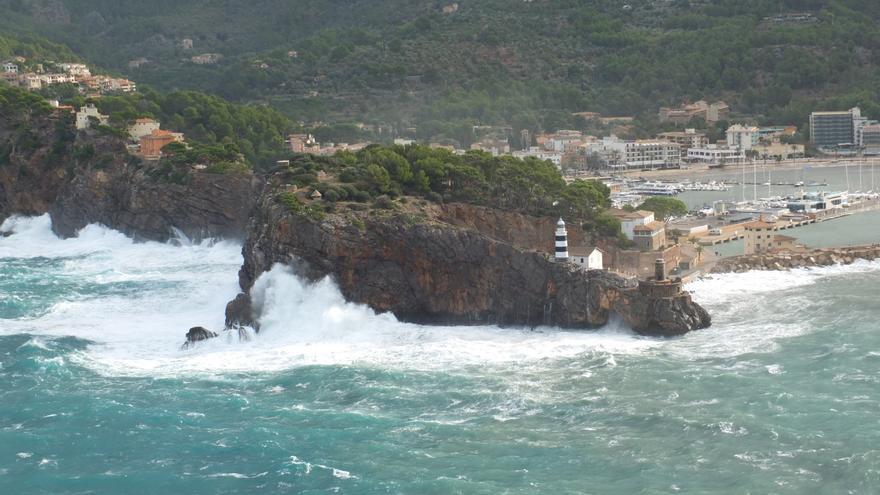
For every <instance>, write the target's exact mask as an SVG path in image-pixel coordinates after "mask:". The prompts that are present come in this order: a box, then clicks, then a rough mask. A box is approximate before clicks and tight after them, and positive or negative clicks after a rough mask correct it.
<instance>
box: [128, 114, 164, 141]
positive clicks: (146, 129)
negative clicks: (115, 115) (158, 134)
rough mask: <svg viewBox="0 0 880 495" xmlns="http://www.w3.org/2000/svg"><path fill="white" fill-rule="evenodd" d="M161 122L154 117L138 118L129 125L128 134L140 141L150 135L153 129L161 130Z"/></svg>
mask: <svg viewBox="0 0 880 495" xmlns="http://www.w3.org/2000/svg"><path fill="white" fill-rule="evenodd" d="M159 127H160V124H159V123H158V122H156V121H155V120H153V119H137V120H135V121H134V124H132V125H131V126H129V128H128V135H129V136H131V138H132V139H134V140H135V141H140V139H141V138H142V137H144V136H149V135H150V134H152V133H153V131H156V130H159Z"/></svg>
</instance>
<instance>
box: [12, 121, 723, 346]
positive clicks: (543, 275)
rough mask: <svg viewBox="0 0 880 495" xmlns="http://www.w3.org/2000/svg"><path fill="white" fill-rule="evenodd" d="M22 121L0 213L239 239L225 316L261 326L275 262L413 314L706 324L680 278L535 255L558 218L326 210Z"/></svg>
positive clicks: (64, 231)
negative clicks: (234, 286)
mask: <svg viewBox="0 0 880 495" xmlns="http://www.w3.org/2000/svg"><path fill="white" fill-rule="evenodd" d="M28 126H29V129H30V132H32V133H33V134H34V136H33V139H31V140H30V141H29V144H28V146H27V147H22V146H12V147H11V148H9V152H8V154H7V155H6V156H5V157H4V162H5V163H3V166H2V167H0V221H2V219H4V218H6V217H7V216H9V215H12V214H26V215H38V214H43V213H47V212H48V213H49V214H50V215H51V217H52V221H53V228H54V229H55V231H56V233H57V234H59V235H61V236H72V235H75V233H76V231H77V230H78V229H80V228H82V227H84V226H86V225H88V224H89V223H95V222H97V223H102V224H104V225H106V226H108V227H111V228H114V229H117V230H120V231H122V232H124V233H126V234H128V235H131V236H133V237H135V238H137V239H143V240H156V241H166V240H168V239H170V238H172V237H174V236H175V235H178V234H180V233H183V234H184V235H186V236H188V237H190V238H192V239H194V240H198V239H202V238H207V237H223V238H237V239H244V248H243V255H244V264H243V266H242V268H241V271H240V276H239V279H240V285H241V289H242V294H241V295H239V297H238V298H236V299H235V300H234V301H232V302H230V304H229V305H228V307H227V323H228V325H229V326H230V327H235V326H240V325H243V324H247V325H255V326H257V325H258V323H259V308H254V307H253V304H252V302H251V300H250V298H249V296H248V294H249V290H250V289H251V287H252V286H253V284H254V282H255V281H256V279H257V278H258V277H259V276H260V275H261V274H262V273H264V272H266V271H268V270H270V269H271V268H272V266H273V265H274V264H276V263H283V264H286V265H290V266H292V267H294V269H295V270H297V271H298V272H299V273H300V274H301V275H302V276H304V277H307V278H308V279H310V280H318V279H320V278H323V277H327V276H330V277H332V278H333V279H334V280H335V281H336V283H337V284H338V285H339V288H340V290H341V291H342V293H343V294H344V295H345V297H346V298H347V299H348V300H351V301H354V302H358V303H363V304H367V305H369V306H370V307H371V308H373V309H374V310H376V311H388V312H391V313H393V314H394V315H396V316H397V317H398V318H399V319H401V320H405V321H412V322H419V323H431V324H433V323H436V324H440V323H443V324H498V325H517V326H536V325H555V326H560V327H566V328H591V327H598V326H601V325H604V324H605V323H607V322H608V321H609V318H611V316H612V315H613V314H617V315H619V316H620V317H621V318H622V319H623V321H624V322H625V323H626V324H627V325H628V326H630V327H631V328H633V329H634V330H635V331H637V332H640V333H644V334H651V335H680V334H683V333H686V332H688V331H691V330H695V329H699V328H705V327H707V326H709V324H710V318H709V315H708V314H707V313H706V311H705V310H704V309H703V308H702V307H700V306H699V305H698V304H696V303H695V302H693V301H692V299H691V297H690V295H689V294H688V293H687V292H684V291H682V290H681V285H680V283H675V282H668V281H667V282H663V283H662V284H653V285H652V284H645V283H642V284H639V283H637V282H635V281H633V280H628V279H625V278H622V277H620V276H617V275H615V274H612V273H609V272H604V271H583V270H580V269H577V268H575V267H573V266H571V265H567V264H559V263H555V262H553V261H552V260H551V259H550V258H549V257H548V255H547V254H545V253H546V252H548V251H550V250H551V249H550V248H551V247H552V231H553V226H554V223H555V218H549V217H548V218H543V217H530V216H527V215H523V214H519V213H513V212H508V211H503V210H499V209H494V208H488V207H481V206H474V205H470V204H461V203H448V204H443V203H440V202H429V201H425V200H424V199H417V198H414V199H412V200H411V201H410V202H409V204H408V206H406V208H403V209H400V208H398V207H395V208H391V209H385V208H375V207H373V208H370V207H368V206H367V205H364V204H363V203H350V204H344V203H339V204H338V205H335V209H334V210H333V211H330V212H325V211H324V209H325V206H327V205H323V202H322V201H321V200H317V201H312V200H310V199H308V198H307V197H306V196H304V193H303V191H302V190H301V191H299V192H291V191H288V190H286V189H285V186H284V185H283V184H279V183H278V182H277V181H274V182H273V178H272V177H271V176H269V177H266V178H264V177H259V176H256V175H254V174H252V173H250V172H236V173H228V174H217V173H208V172H207V171H203V170H196V169H193V170H189V171H187V173H186V174H185V175H184V176H178V177H175V178H174V180H168V177H167V176H163V175H161V174H157V165H156V164H150V163H145V162H142V161H141V160H139V159H137V158H135V157H132V156H130V155H128V153H127V152H126V150H125V146H124V142H123V141H122V140H120V139H118V138H116V137H113V136H110V135H105V134H102V133H100V132H96V131H88V132H78V133H70V132H69V130H68V129H69V123H65V122H63V121H62V120H60V119H59V118H58V117H50V118H46V119H35V120H34V121H33V122H30V123H28ZM20 128H21V126H20V125H19V126H11V125H4V123H3V122H2V119H0V142H6V143H17V142H19V141H20V136H17V135H16V133H17V132H19V131H17V130H16V129H20ZM7 147H8V146H7ZM583 235H584V234H583V233H582V232H577V231H575V232H573V236H574V237H575V238H577V236H583Z"/></svg>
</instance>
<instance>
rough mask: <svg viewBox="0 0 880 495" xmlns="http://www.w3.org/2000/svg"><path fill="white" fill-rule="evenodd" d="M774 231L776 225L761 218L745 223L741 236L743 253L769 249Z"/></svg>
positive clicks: (762, 251)
mask: <svg viewBox="0 0 880 495" xmlns="http://www.w3.org/2000/svg"><path fill="white" fill-rule="evenodd" d="M775 232H776V226H775V225H773V224H771V223H767V222H765V221H764V220H763V219H762V220H757V221H755V222H752V223H750V224H748V225H746V227H745V235H744V236H743V241H744V242H743V244H744V252H745V254H755V253H764V252H767V251H769V250H771V249H772V248H773V236H775V235H776V234H775Z"/></svg>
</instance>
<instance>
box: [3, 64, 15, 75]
mask: <svg viewBox="0 0 880 495" xmlns="http://www.w3.org/2000/svg"><path fill="white" fill-rule="evenodd" d="M3 72H5V73H7V74H18V65H17V64H14V63H12V62H6V63H5V64H3Z"/></svg>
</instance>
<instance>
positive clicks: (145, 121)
mask: <svg viewBox="0 0 880 495" xmlns="http://www.w3.org/2000/svg"><path fill="white" fill-rule="evenodd" d="M135 123H137V124H155V123H156V121H155V120H153V119H148V118H140V119H137V120H135Z"/></svg>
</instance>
